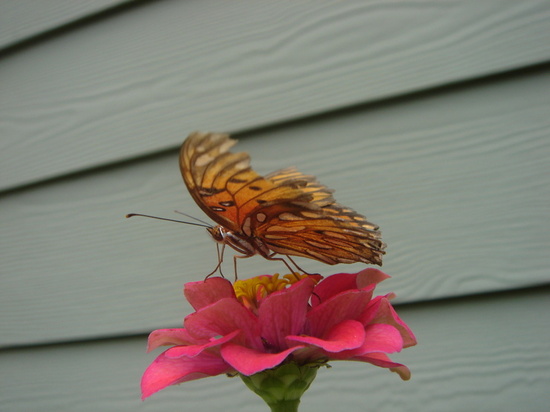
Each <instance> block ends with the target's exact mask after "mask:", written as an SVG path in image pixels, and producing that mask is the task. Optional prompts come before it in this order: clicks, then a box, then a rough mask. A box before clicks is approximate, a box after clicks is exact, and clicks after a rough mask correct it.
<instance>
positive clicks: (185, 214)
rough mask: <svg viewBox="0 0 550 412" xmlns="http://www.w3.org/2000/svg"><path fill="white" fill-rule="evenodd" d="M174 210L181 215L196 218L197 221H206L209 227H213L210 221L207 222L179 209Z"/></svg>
mask: <svg viewBox="0 0 550 412" xmlns="http://www.w3.org/2000/svg"><path fill="white" fill-rule="evenodd" d="M174 212H176V213H179V214H180V215H183V216H186V217H188V218H190V219H193V220H196V221H197V222H201V223H204V224H205V225H208V227H212V225H211V224H209V223H208V222H205V221H204V220H201V219H199V218H198V217H195V216H191V215H188V214H187V213H183V212H180V211H179V210H174Z"/></svg>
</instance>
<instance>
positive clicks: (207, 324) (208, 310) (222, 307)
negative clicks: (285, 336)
mask: <svg viewBox="0 0 550 412" xmlns="http://www.w3.org/2000/svg"><path fill="white" fill-rule="evenodd" d="M184 325H185V328H186V329H187V330H188V331H189V333H190V334H191V335H192V336H194V337H196V338H197V339H210V338H215V337H219V336H225V335H228V334H230V333H231V332H233V331H235V330H240V331H242V335H241V337H240V338H239V339H240V340H242V341H243V343H244V342H246V345H247V346H251V347H257V348H262V347H263V344H262V342H261V339H260V333H259V326H258V319H257V318H256V316H255V315H253V314H252V313H251V312H250V311H249V310H248V309H246V308H245V307H244V306H243V305H241V304H240V303H239V302H238V301H237V300H236V299H232V298H224V299H221V300H219V301H217V302H216V303H213V304H211V305H209V306H206V307H204V308H202V309H200V310H199V311H198V312H195V313H192V314H191V315H189V316H187V317H186V318H185V321H184Z"/></svg>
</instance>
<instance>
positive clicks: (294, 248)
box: [180, 132, 385, 265]
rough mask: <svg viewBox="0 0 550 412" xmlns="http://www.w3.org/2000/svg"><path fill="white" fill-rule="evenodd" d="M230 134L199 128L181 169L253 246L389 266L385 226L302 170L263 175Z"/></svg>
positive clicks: (207, 207) (220, 217)
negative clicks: (345, 203) (235, 148)
mask: <svg viewBox="0 0 550 412" xmlns="http://www.w3.org/2000/svg"><path fill="white" fill-rule="evenodd" d="M235 143H236V141H235V140H233V139H230V138H229V136H228V135H225V134H218V133H201V132H195V133H192V134H191V135H190V136H189V137H188V138H187V140H186V141H185V142H184V144H183V146H182V150H181V153H180V168H181V172H182V175H183V179H184V181H185V183H186V185H187V188H188V189H189V192H190V193H191V195H192V196H193V199H194V200H195V201H196V202H197V204H198V205H199V206H200V207H201V208H202V209H203V210H204V211H205V213H206V214H207V215H208V216H209V217H210V218H211V219H212V220H214V221H215V222H217V223H218V224H220V225H221V226H223V227H224V228H226V229H228V230H230V231H231V232H232V233H234V234H235V235H236V236H238V237H239V238H240V239H249V240H250V242H249V243H250V245H261V246H262V248H263V249H262V250H261V251H260V250H258V251H257V252H258V253H261V254H262V255H264V256H267V255H266V253H265V250H264V249H265V248H264V246H263V245H265V246H266V247H267V248H268V249H269V250H271V251H272V252H275V253H279V254H282V255H293V256H303V257H307V258H311V259H316V260H319V261H321V262H324V263H327V264H331V265H332V264H337V263H354V262H365V263H374V264H378V265H381V264H382V255H383V254H384V251H383V249H384V247H385V245H384V243H383V242H382V241H381V239H380V232H379V231H378V226H376V225H374V224H373V223H370V222H369V221H367V220H366V218H365V217H364V216H362V215H360V214H358V213H357V212H355V211H354V210H353V209H350V208H347V207H344V206H342V205H340V204H338V203H336V201H335V200H334V198H333V196H332V193H333V191H332V190H331V189H328V188H327V187H326V186H324V185H322V184H321V183H319V182H318V181H317V180H316V178H315V176H312V175H305V174H302V173H300V172H299V171H298V170H296V169H295V168H287V169H282V170H279V171H277V172H273V173H270V174H268V175H266V176H265V177H262V176H260V175H259V174H257V173H256V172H255V171H254V170H252V169H251V168H250V157H249V156H248V154H247V153H231V152H229V149H230V148H231V147H232V146H233V145H234V144H235Z"/></svg>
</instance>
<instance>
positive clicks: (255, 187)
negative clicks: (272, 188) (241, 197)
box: [248, 186, 262, 191]
mask: <svg viewBox="0 0 550 412" xmlns="http://www.w3.org/2000/svg"><path fill="white" fill-rule="evenodd" d="M248 188H249V189H250V190H255V191H258V190H262V188H261V187H260V186H248Z"/></svg>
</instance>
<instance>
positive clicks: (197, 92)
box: [0, 0, 550, 189]
mask: <svg viewBox="0 0 550 412" xmlns="http://www.w3.org/2000/svg"><path fill="white" fill-rule="evenodd" d="M228 4H229V3H227V2H220V1H214V0H210V1H200V2H177V1H158V2H151V3H149V4H147V5H145V6H143V7H137V8H128V10H127V12H124V13H118V14H117V15H116V17H115V18H112V17H111V18H105V19H100V20H98V21H97V22H94V24H90V25H85V26H83V27H81V28H77V29H75V30H72V31H70V32H67V33H64V34H63V35H62V36H56V37H55V38H52V39H50V40H48V41H45V42H41V43H37V44H35V45H33V47H28V48H25V49H22V50H20V51H18V52H17V53H14V54H11V55H9V56H8V57H7V58H5V59H4V60H3V61H2V62H1V66H0V96H1V97H0V134H1V135H2V136H3V139H2V146H1V149H2V150H0V189H7V188H14V187H17V186H18V185H25V184H29V183H33V182H38V181H41V180H43V179H48V178H52V177H56V176H60V175H63V174H67V173H71V172H75V171H81V170H85V169H87V168H91V167H96V166H99V165H105V164H109V163H112V162H116V161H119V160H123V159H130V158H134V157H136V156H142V155H144V154H150V153H154V152H156V151H160V150H164V149H167V148H173V147H175V146H176V145H177V144H178V143H179V142H180V141H181V139H182V137H183V135H184V134H185V133H186V132H187V131H188V130H193V129H210V130H225V131H243V130H251V129H253V128H257V127H261V126H263V125H272V124H277V123H281V122H284V121H286V120H289V119H296V118H301V117H303V116H308V115H311V114H316V113H321V112H326V111H330V110H334V109H339V108H342V107H347V106H351V105H355V104H357V103H364V102H369V101H374V100H376V99H381V98H385V97H388V96H396V95H402V94H404V93H409V92H412V91H417V90H423V89H426V88H431V87H434V86H438V85H442V84H448V83H453V82H458V81H461V80H464V79H470V78H475V77H479V76H484V75H489V74H493V73H499V72H503V71H507V70H511V69H515V68H519V67H525V66H529V65H533V64H538V63H541V62H544V61H548V59H549V57H550V42H548V41H547V40H548V38H549V37H550V24H548V22H549V21H550V8H548V7H547V5H548V3H547V1H545V0H526V1H522V2H517V1H515V0H508V1H502V0H484V1H439V0H438V1H413V2H401V1H391V2H384V3H380V2H374V1H348V2H337V3H335V2H317V3H315V4H313V3H297V4H292V5H290V4H289V5H286V6H285V7H280V5H279V4H278V3H276V2H269V1H243V2H237V3H231V5H230V6H229V5H228ZM21 159H25V161H24V162H23V161H21Z"/></svg>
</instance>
